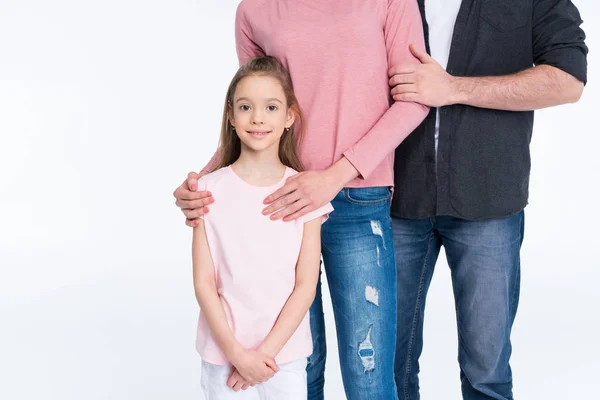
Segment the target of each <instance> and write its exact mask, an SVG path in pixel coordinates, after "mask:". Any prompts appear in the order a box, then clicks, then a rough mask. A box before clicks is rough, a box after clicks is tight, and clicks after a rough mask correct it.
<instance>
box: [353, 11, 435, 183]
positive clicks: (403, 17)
mask: <svg viewBox="0 0 600 400" xmlns="http://www.w3.org/2000/svg"><path fill="white" fill-rule="evenodd" d="M384 34H385V46H386V50H387V56H388V59H387V61H388V69H389V68H391V67H393V66H396V65H408V64H419V60H417V59H416V58H415V57H414V56H413V55H412V53H411V52H410V49H409V47H408V46H409V45H410V44H414V45H415V46H418V47H420V48H421V49H425V39H424V34H423V22H422V19H421V13H420V12H419V6H418V4H417V1H416V0H388V9H387V18H386V21H385V27H384ZM390 91H391V89H390ZM428 113H429V108H428V107H426V106H424V105H421V104H418V103H411V102H402V101H398V102H395V103H393V104H392V106H391V107H390V108H389V110H387V111H386V112H385V114H383V116H382V117H381V118H380V119H379V121H377V123H376V124H375V125H374V126H373V128H371V130H370V131H369V132H367V133H366V134H365V135H364V136H363V137H362V138H361V139H360V140H359V141H358V142H356V143H355V144H354V145H352V147H350V148H349V149H348V150H346V151H345V152H344V153H343V154H344V156H345V157H346V158H347V159H348V160H349V161H350V162H351V163H352V165H354V167H355V168H356V169H357V170H358V172H359V173H360V175H361V176H362V178H363V179H365V178H367V177H368V176H369V175H370V174H371V172H373V171H374V170H375V168H377V166H378V165H379V164H381V162H382V161H383V160H384V159H385V157H387V155H388V154H390V153H391V152H393V151H394V150H395V149H396V147H398V145H399V144H400V143H402V141H403V140H404V139H405V138H406V137H407V136H408V135H409V134H410V133H411V132H412V131H414V130H415V129H416V128H417V127H418V126H419V124H421V122H423V120H424V119H425V117H426V116H427V114H428Z"/></svg>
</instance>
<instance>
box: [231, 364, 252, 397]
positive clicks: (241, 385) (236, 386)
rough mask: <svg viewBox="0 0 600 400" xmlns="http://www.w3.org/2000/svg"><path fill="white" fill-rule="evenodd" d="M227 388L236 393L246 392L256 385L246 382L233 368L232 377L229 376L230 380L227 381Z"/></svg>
mask: <svg viewBox="0 0 600 400" xmlns="http://www.w3.org/2000/svg"><path fill="white" fill-rule="evenodd" d="M227 386H229V387H230V388H231V389H232V390H233V391H234V392H237V391H239V390H246V389H248V388H249V387H250V386H254V384H252V383H250V382H248V381H247V380H245V379H244V378H243V377H242V375H240V373H239V372H238V370H237V369H236V368H235V367H233V368H232V370H231V375H229V379H227Z"/></svg>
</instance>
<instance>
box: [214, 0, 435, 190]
mask: <svg viewBox="0 0 600 400" xmlns="http://www.w3.org/2000/svg"><path fill="white" fill-rule="evenodd" d="M235 37H236V47H237V54H238V58H239V61H240V65H241V64H243V63H245V62H246V61H247V60H248V59H249V58H250V57H255V56H262V55H272V56H275V57H277V58H278V59H279V60H281V61H282V62H283V63H284V64H285V65H286V66H287V67H288V69H289V70H290V74H291V76H292V81H293V83H294V90H295V92H296V96H297V98H298V101H299V103H300V106H301V108H302V110H303V111H304V114H305V117H306V125H305V126H306V134H305V136H304V140H303V142H302V143H301V145H300V158H301V160H302V162H303V163H304V166H305V168H306V169H307V170H324V169H326V168H328V167H330V166H331V165H332V164H333V163H335V162H336V161H338V160H339V159H340V158H341V157H342V156H345V157H346V158H347V159H348V160H349V161H350V162H351V163H352V165H354V167H355V168H356V169H357V170H358V171H359V173H360V176H359V177H358V178H356V179H354V180H353V181H351V182H349V183H348V184H347V185H346V186H347V187H370V186H393V182H394V180H393V172H394V149H395V148H396V147H397V146H398V144H400V142H402V141H403V140H404V139H405V138H406V137H407V136H408V134H409V133H411V132H412V131H413V130H414V129H415V128H416V127H417V126H418V125H419V124H420V123H421V122H422V121H423V119H424V118H425V116H426V115H427V113H428V108H427V107H425V106H422V105H420V104H416V103H404V102H396V103H394V102H393V100H392V99H391V96H390V87H389V85H388V69H389V68H390V67H391V66H395V65H398V64H411V63H413V64H416V63H418V62H419V61H418V60H417V59H415V58H414V57H413V56H412V54H411V53H410V50H409V48H408V46H409V44H411V43H413V44H415V45H418V46H421V47H423V48H424V38H423V26H422V23H421V16H420V13H419V9H418V5H417V2H416V0H243V1H242V2H241V3H240V5H239V6H238V10H237V15H236V21H235ZM216 157H218V154H215V156H213V159H212V160H211V161H210V162H209V163H208V165H207V166H206V167H205V169H210V168H211V167H212V166H214V165H215V163H216Z"/></svg>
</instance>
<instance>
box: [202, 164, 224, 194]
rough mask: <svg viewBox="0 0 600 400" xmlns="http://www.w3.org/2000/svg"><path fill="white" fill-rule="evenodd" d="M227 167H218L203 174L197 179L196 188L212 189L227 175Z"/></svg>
mask: <svg viewBox="0 0 600 400" xmlns="http://www.w3.org/2000/svg"><path fill="white" fill-rule="evenodd" d="M228 168H229V167H223V168H219V169H218V170H216V171H213V172H210V173H208V174H206V175H203V176H202V177H200V179H198V190H214V188H215V187H216V186H218V185H219V183H220V182H223V181H224V180H225V179H226V178H227V175H228V171H227V169H228Z"/></svg>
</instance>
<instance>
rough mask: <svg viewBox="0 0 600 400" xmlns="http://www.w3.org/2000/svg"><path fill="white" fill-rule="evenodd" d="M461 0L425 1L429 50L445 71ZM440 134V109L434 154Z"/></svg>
mask: <svg viewBox="0 0 600 400" xmlns="http://www.w3.org/2000/svg"><path fill="white" fill-rule="evenodd" d="M461 3H462V0H425V18H426V19H427V25H428V27H429V49H430V51H431V57H433V58H434V59H435V60H436V61H437V62H438V63H440V65H441V66H442V67H443V68H444V69H446V68H447V67H448V58H449V56H450V46H451V44H452V35H453V33H454V23H455V22H456V17H457V15H458V11H459V9H460V5H461ZM439 134H440V109H439V108H438V109H437V112H436V118H435V153H436V154H437V148H438V140H439Z"/></svg>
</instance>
